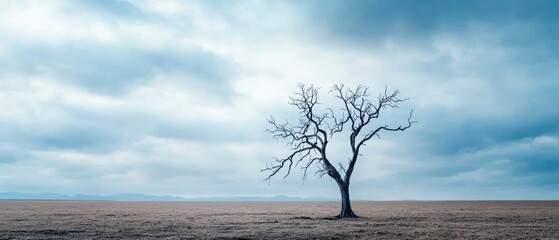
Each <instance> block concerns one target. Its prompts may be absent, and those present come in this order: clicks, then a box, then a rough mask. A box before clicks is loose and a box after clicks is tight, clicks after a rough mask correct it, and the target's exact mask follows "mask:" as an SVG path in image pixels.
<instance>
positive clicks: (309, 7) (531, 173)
mask: <svg viewBox="0 0 559 240" xmlns="http://www.w3.org/2000/svg"><path fill="white" fill-rule="evenodd" d="M558 13H559V2H557V1H514V0H511V1H508V0H507V1H388V0H387V1H341V0H340V1H156V0H153V1H140V0H138V1H132V0H131V1H95V0H91V1H85V0H84V1H62V0H61V1H48V0H45V1H9V0H7V1H0V192H2V191H18V192H28V193H38V192H58V193H64V194H79V193H83V194H117V193H145V194H154V195H175V196H184V197H208V196H244V195H252V196H273V195H279V194H283V195H290V196H301V197H311V196H322V197H336V198H337V197H339V196H338V195H339V191H338V188H337V186H336V184H335V182H334V181H333V180H330V179H327V178H323V179H320V178H318V176H313V175H311V176H309V177H308V179H307V181H306V182H302V181H301V177H302V172H301V171H299V170H296V171H293V172H292V175H291V176H289V177H288V178H286V179H282V177H281V176H278V177H277V178H273V179H272V181H271V182H270V183H268V182H264V181H263V179H264V178H265V177H266V176H267V175H266V173H261V172H260V169H262V168H264V167H265V166H266V163H269V162H271V161H272V160H273V157H274V156H277V157H282V156H283V155H285V154H287V153H289V152H288V150H289V149H288V146H286V145H285V142H282V141H276V140H274V139H273V138H272V137H271V135H270V134H269V133H266V132H264V130H265V129H266V128H267V127H268V125H267V120H268V118H269V117H270V115H274V116H275V117H276V118H277V119H281V120H283V119H290V120H296V119H297V110H296V109H294V108H292V107H291V106H289V105H288V104H287V102H288V100H289V96H290V95H292V93H293V92H294V91H296V90H297V83H306V84H311V83H312V84H315V85H316V86H319V87H320V88H321V92H320V94H321V99H322V100H323V102H324V104H323V105H322V107H332V108H334V109H336V108H338V107H339V106H340V105H336V104H339V103H338V102H336V100H335V99H334V98H333V97H332V96H330V95H329V93H328V92H329V89H330V88H331V86H332V85H333V84H336V83H343V84H346V85H348V86H357V85H358V84H364V85H366V86H369V87H370V88H371V89H370V91H371V92H372V93H373V96H374V97H376V96H377V92H380V91H381V90H384V87H385V86H386V87H388V89H389V90H390V89H400V92H401V96H402V97H408V98H410V99H409V100H408V101H407V102H405V103H404V104H402V105H401V106H400V109H398V110H396V111H394V112H393V113H390V114H392V115H389V116H391V117H388V118H386V119H383V120H386V121H388V122H378V123H375V124H379V125H384V124H399V123H405V120H406V116H407V113H408V111H409V110H410V109H412V108H413V109H415V112H414V113H415V115H414V118H415V120H416V121H418V123H417V124H416V125H413V127H412V128H410V129H409V130H407V131H406V132H397V133H392V132H389V133H384V134H382V135H381V139H373V140H372V142H370V143H369V144H368V145H367V146H366V149H365V150H364V151H363V156H362V157H361V159H360V160H359V162H358V163H357V168H358V169H357V170H356V171H355V172H354V176H353V179H352V185H351V190H350V191H351V195H352V196H353V198H354V199H375V200H388V199H419V200H421V199H558V198H559V106H558V104H559V79H558V77H559V44H558V43H557V39H559V14H558ZM387 114H389V113H387ZM402 116H404V117H402ZM335 143H336V144H333V145H331V149H330V154H331V155H332V156H331V159H334V160H333V161H334V162H345V161H347V157H348V151H349V143H348V141H347V139H345V138H343V137H340V138H338V139H335Z"/></svg>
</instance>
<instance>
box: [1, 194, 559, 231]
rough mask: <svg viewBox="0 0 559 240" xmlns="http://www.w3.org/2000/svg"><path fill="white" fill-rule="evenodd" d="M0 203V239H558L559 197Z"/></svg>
mask: <svg viewBox="0 0 559 240" xmlns="http://www.w3.org/2000/svg"><path fill="white" fill-rule="evenodd" d="M353 208H354V211H355V212H356V214H357V215H360V216H361V218H359V219H351V220H332V219H328V218H326V217H329V216H334V215H336V214H337V211H338V209H339V203H337V202H88V201H0V239H91V238H102V239H107V238H115V239H129V238H134V239H137V238H146V239H154V238H163V239H200V238H202V239H207V238H220V239H229V238H236V239H268V238H281V239H559V201H434V202H423V201H417V202H416V201H410V202H354V203H353Z"/></svg>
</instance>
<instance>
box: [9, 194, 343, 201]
mask: <svg viewBox="0 0 559 240" xmlns="http://www.w3.org/2000/svg"><path fill="white" fill-rule="evenodd" d="M0 200H68V201H72V200H73V201H204V202H206V201H207V202H243V201H255V202H263V201H282V202H286V201H291V202H293V201H337V199H332V198H321V197H312V198H302V197H290V196H285V195H278V196H274V197H256V196H237V197H201V198H183V197H176V196H154V195H146V194H141V193H136V194H116V195H85V194H77V195H65V194H59V193H20V192H0Z"/></svg>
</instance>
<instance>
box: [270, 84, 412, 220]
mask: <svg viewBox="0 0 559 240" xmlns="http://www.w3.org/2000/svg"><path fill="white" fill-rule="evenodd" d="M330 92H331V93H334V94H335V96H336V97H337V98H338V99H339V100H340V101H341V103H342V108H341V109H340V112H339V113H338V114H335V113H334V111H333V110H332V109H330V108H328V109H325V110H327V111H325V112H319V111H318V110H317V109H316V108H317V105H319V104H320V102H319V99H318V88H316V87H314V86H312V85H311V86H309V87H306V86H305V85H303V84H299V92H297V93H295V95H294V96H292V97H290V98H291V101H290V102H289V104H290V105H293V106H295V107H297V109H299V114H300V118H299V121H298V122H297V123H295V124H291V123H289V122H288V121H286V122H285V123H278V122H276V120H275V119H274V117H273V116H272V117H271V119H270V120H269V123H270V124H271V125H272V128H271V129H268V130H267V131H268V132H270V133H272V134H273V136H274V138H276V139H286V140H287V141H288V144H289V146H290V147H291V150H292V152H291V154H289V155H288V156H287V157H285V158H281V159H279V158H275V161H274V162H273V163H272V164H271V165H268V166H267V167H266V168H265V169H262V171H267V172H269V173H270V174H269V176H268V177H267V178H266V179H265V180H267V181H269V180H270V179H271V178H272V177H273V176H275V175H276V174H278V173H279V172H280V170H281V169H286V171H287V173H286V174H285V176H284V178H285V177H287V176H288V175H289V174H290V173H291V169H292V168H293V167H297V166H299V164H301V168H302V169H303V170H304V174H303V180H304V179H306V177H307V170H308V169H309V167H311V166H312V165H313V163H314V164H315V165H316V166H317V167H318V171H317V172H316V174H318V175H319V176H320V177H322V176H324V175H328V176H329V177H331V178H332V179H334V180H335V181H336V183H337V184H338V187H339V189H340V194H341V200H342V201H341V204H342V205H341V211H340V214H339V215H337V216H336V217H337V218H355V217H357V215H355V213H354V212H353V210H352V209H351V202H350V198H349V183H350V179H351V175H352V173H353V170H354V168H355V164H356V163H357V160H358V158H359V156H361V155H360V154H359V152H360V151H361V149H362V147H363V146H365V143H366V142H367V141H369V140H371V139H372V138H373V137H375V136H376V137H379V134H380V133H381V132H382V131H404V130H406V129H408V128H410V127H411V125H412V124H413V123H415V122H414V121H412V120H411V119H412V115H413V110H411V111H410V114H409V117H408V119H407V124H406V125H404V126H398V127H390V126H388V125H381V126H377V127H371V126H370V125H372V124H373V122H374V120H375V119H378V118H379V116H380V114H381V111H383V110H384V109H387V108H397V107H398V104H399V103H401V102H403V101H405V100H407V99H400V98H398V93H399V91H398V90H395V91H393V92H392V93H390V94H388V93H387V89H386V88H385V90H384V92H383V93H381V94H380V95H379V97H378V101H376V102H373V101H372V100H371V98H370V96H369V94H368V88H367V87H365V86H363V85H359V86H358V87H357V88H355V89H350V88H345V87H344V85H335V86H334V87H333V88H332V90H331V91H330ZM336 115H338V116H336ZM344 130H348V131H349V133H350V135H349V143H350V146H351V156H350V157H349V162H348V163H347V164H346V165H344V164H342V163H339V166H338V168H336V167H335V166H334V165H333V164H332V160H331V159H330V158H329V156H328V155H327V147H328V143H329V140H330V138H332V137H333V136H334V134H336V133H341V132H343V131H344Z"/></svg>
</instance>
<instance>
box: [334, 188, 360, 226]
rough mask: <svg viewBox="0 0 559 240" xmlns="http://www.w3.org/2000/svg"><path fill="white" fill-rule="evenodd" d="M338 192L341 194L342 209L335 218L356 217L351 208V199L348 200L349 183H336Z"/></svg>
mask: <svg viewBox="0 0 559 240" xmlns="http://www.w3.org/2000/svg"><path fill="white" fill-rule="evenodd" d="M338 187H340V194H341V195H342V209H341V211H340V214H339V215H338V216H336V217H337V218H357V217H358V216H357V215H355V213H353V210H352V209H351V201H350V200H349V184H338Z"/></svg>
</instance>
